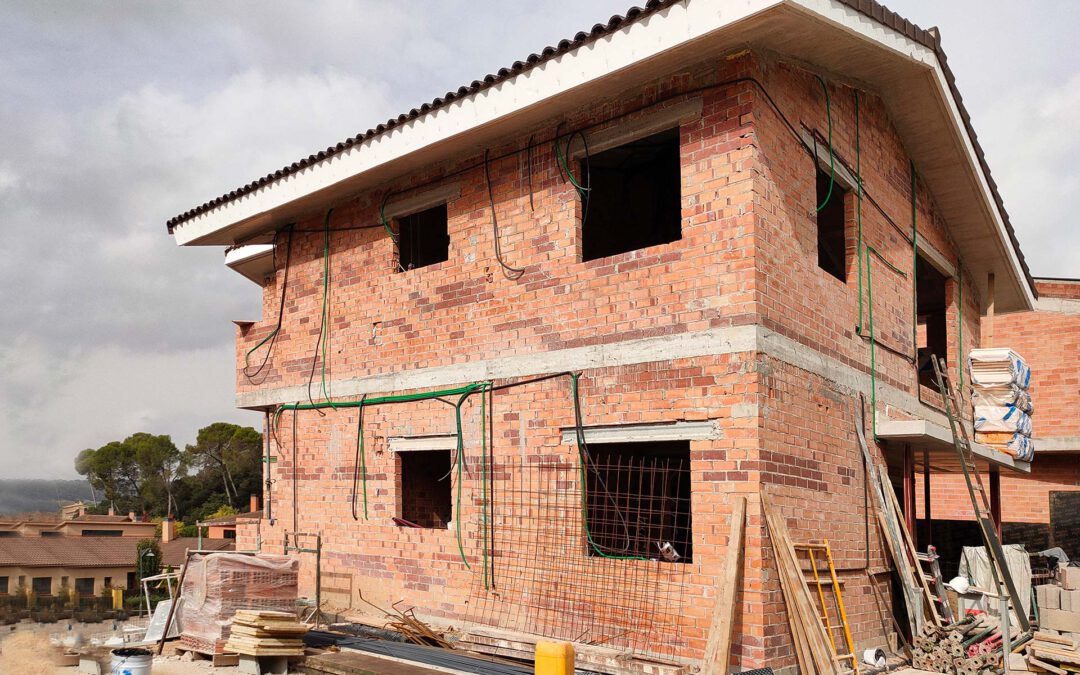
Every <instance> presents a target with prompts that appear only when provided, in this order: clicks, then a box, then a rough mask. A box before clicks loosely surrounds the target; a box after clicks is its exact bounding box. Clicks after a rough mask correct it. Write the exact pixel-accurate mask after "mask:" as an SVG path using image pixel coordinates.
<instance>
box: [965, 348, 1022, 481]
mask: <svg viewBox="0 0 1080 675" xmlns="http://www.w3.org/2000/svg"><path fill="white" fill-rule="evenodd" d="M968 372H969V373H970V376H971V389H972V395H971V403H972V405H973V406H974V409H975V410H974V414H973V416H972V419H973V420H974V426H975V442H976V443H980V444H982V445H986V446H988V447H990V448H993V449H994V450H997V451H999V452H1004V453H1007V454H1009V455H1012V456H1013V457H1015V458H1016V459H1020V460H1024V461H1031V459H1032V457H1034V455H1035V446H1034V444H1033V443H1032V441H1031V413H1032V402H1031V394H1030V392H1029V391H1028V385H1030V383H1031V369H1030V368H1029V367H1028V365H1027V363H1026V362H1025V361H1024V359H1023V358H1021V357H1020V356H1019V355H1018V354H1017V353H1016V352H1014V351H1013V350H1011V349H1008V348H996V349H973V350H971V353H970V354H969V355H968Z"/></svg>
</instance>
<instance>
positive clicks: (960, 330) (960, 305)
mask: <svg viewBox="0 0 1080 675" xmlns="http://www.w3.org/2000/svg"><path fill="white" fill-rule="evenodd" d="M956 293H957V298H956V311H957V321H956V330H957V337H956V344H957V349H959V351H960V355H959V356H958V357H957V359H956V369H957V370H959V371H960V392H961V396H963V391H964V268H963V267H962V266H961V265H960V261H959V260H957V261H956Z"/></svg>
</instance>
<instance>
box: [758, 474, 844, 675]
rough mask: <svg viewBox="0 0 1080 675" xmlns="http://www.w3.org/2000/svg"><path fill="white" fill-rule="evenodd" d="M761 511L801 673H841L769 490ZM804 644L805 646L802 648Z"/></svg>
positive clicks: (762, 497)
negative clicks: (770, 542)
mask: <svg viewBox="0 0 1080 675" xmlns="http://www.w3.org/2000/svg"><path fill="white" fill-rule="evenodd" d="M761 510H762V512H763V513H764V514H765V521H766V523H767V524H768V528H769V538H770V539H771V540H772V544H773V553H774V557H775V558H776V566H777V569H778V571H779V572H780V587H781V591H782V592H783V593H784V595H785V603H786V604H787V614H788V624H789V625H790V626H791V631H792V636H793V638H794V642H795V645H796V655H801V658H802V659H803V660H804V661H803V662H802V663H800V664H799V665H800V670H801V671H802V672H804V673H810V672H816V673H818V675H834V674H836V673H839V667H838V665H837V663H836V660H835V659H834V657H833V654H832V649H831V648H830V646H829V637H828V634H827V633H826V632H825V626H824V625H823V624H822V623H821V617H820V616H819V615H818V612H817V606H816V605H815V604H814V600H813V598H812V597H811V596H810V589H809V588H808V587H807V585H806V580H805V579H804V578H803V575H802V570H801V568H800V566H799V560H798V557H797V556H796V554H795V548H794V547H793V546H792V544H791V537H790V536H789V535H788V530H787V523H786V522H785V521H784V519H783V517H782V516H781V515H778V514H777V513H776V511H775V510H774V509H773V508H772V505H771V498H770V496H769V491H768V489H765V488H763V489H762V490H761ZM800 641H801V642H803V643H804V645H805V647H803V648H800V647H799V642H800ZM807 657H809V658H807Z"/></svg>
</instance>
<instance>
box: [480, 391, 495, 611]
mask: <svg viewBox="0 0 1080 675" xmlns="http://www.w3.org/2000/svg"><path fill="white" fill-rule="evenodd" d="M490 391H491V388H490V383H485V386H484V387H483V388H481V389H480V481H481V483H482V485H483V495H482V497H481V505H480V506H481V509H482V512H481V529H483V531H484V551H483V557H484V590H485V591H486V590H488V519H487V509H488V506H487V504H488V498H487V397H488V392H490ZM492 451H494V448H493V449H492Z"/></svg>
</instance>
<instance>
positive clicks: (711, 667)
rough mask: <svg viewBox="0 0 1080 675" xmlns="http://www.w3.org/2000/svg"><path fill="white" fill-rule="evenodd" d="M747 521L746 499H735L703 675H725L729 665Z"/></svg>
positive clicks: (741, 497)
mask: <svg viewBox="0 0 1080 675" xmlns="http://www.w3.org/2000/svg"><path fill="white" fill-rule="evenodd" d="M745 522H746V497H743V496H741V495H740V496H738V497H736V498H735V504H734V508H733V510H732V513H731V525H730V527H729V529H728V550H727V561H726V564H725V565H724V573H723V575H722V576H721V577H720V578H718V579H717V585H718V586H719V588H717V596H716V605H715V606H714V607H713V616H712V624H711V625H710V627H709V639H708V642H707V643H706V645H705V658H704V660H703V661H702V666H703V672H704V673H705V675H726V673H727V671H728V667H729V666H730V663H731V630H732V624H733V619H734V617H735V598H736V597H738V590H739V572H740V571H741V570H742V549H743V545H742V543H743V529H744V525H745Z"/></svg>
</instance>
